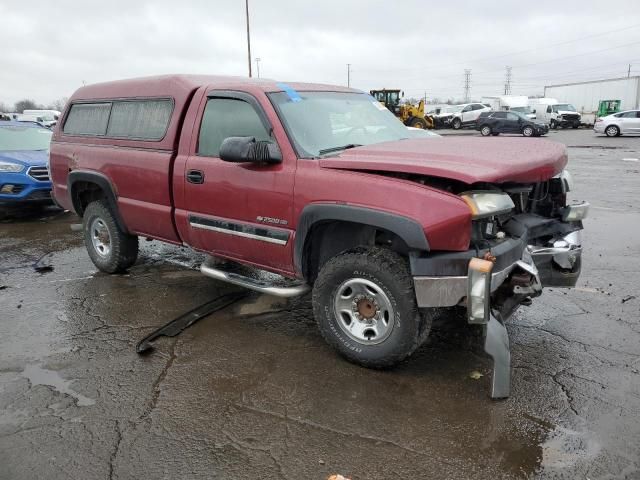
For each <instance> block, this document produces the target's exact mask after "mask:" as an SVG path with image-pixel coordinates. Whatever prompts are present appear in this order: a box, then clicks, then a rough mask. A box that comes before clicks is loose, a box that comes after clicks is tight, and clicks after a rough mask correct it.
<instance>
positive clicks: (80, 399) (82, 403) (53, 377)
mask: <svg viewBox="0 0 640 480" xmlns="http://www.w3.org/2000/svg"><path fill="white" fill-rule="evenodd" d="M22 376H23V377H25V378H27V379H28V380H29V382H31V386H36V385H45V386H48V387H52V388H54V389H55V390H56V391H58V392H60V393H63V394H65V395H69V396H70V397H73V398H75V399H76V401H77V403H78V406H79V407H88V406H90V405H94V404H95V403H96V401H95V400H93V399H92V398H89V397H85V396H84V395H82V394H81V393H78V392H76V391H75V390H73V389H72V388H71V386H70V385H71V384H72V383H73V380H65V379H64V378H62V377H61V376H60V374H59V373H58V372H56V371H55V370H46V369H44V368H41V367H39V366H38V365H27V367H25V369H24V371H23V372H22Z"/></svg>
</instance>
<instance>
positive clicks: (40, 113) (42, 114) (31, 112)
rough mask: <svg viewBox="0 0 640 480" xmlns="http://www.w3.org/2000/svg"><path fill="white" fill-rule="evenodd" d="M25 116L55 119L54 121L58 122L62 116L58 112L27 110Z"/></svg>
mask: <svg viewBox="0 0 640 480" xmlns="http://www.w3.org/2000/svg"><path fill="white" fill-rule="evenodd" d="M22 113H23V114H25V115H38V116H40V117H46V118H49V117H53V119H54V120H56V121H57V120H58V119H59V118H60V115H62V114H61V113H60V112H59V111H58V110H25V111H23V112H22Z"/></svg>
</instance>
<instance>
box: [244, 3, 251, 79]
mask: <svg viewBox="0 0 640 480" xmlns="http://www.w3.org/2000/svg"><path fill="white" fill-rule="evenodd" d="M245 8H246V12H247V60H248V61H249V77H251V36H250V35H249V0H245Z"/></svg>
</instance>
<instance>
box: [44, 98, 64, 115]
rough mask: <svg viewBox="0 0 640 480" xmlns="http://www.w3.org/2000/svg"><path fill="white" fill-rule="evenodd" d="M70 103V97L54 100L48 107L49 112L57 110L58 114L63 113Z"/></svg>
mask: <svg viewBox="0 0 640 480" xmlns="http://www.w3.org/2000/svg"><path fill="white" fill-rule="evenodd" d="M68 101H69V98H68V97H62V98H59V99H58V100H54V101H53V102H51V103H50V104H49V105H48V106H47V110H57V111H58V112H62V111H63V110H64V107H65V105H66V104H67V102H68Z"/></svg>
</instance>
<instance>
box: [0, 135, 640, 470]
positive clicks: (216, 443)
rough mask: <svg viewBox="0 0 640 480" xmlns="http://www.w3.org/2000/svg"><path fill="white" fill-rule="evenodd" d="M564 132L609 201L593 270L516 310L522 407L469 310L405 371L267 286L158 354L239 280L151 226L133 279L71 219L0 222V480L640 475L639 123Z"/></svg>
mask: <svg viewBox="0 0 640 480" xmlns="http://www.w3.org/2000/svg"><path fill="white" fill-rule="evenodd" d="M550 138H551V139H555V140H558V141H561V142H564V143H565V144H567V145H569V146H570V148H569V154H570V164H569V169H570V171H571V173H572V174H573V177H574V180H575V184H576V188H575V192H573V193H572V195H571V197H572V199H574V200H588V201H590V202H591V204H592V210H591V212H590V216H589V218H588V219H587V220H586V222H585V228H586V230H585V232H584V244H585V252H584V259H583V273H582V277H581V279H580V282H579V284H578V287H577V288H576V289H573V290H562V289H546V290H545V291H544V293H543V295H542V296H541V297H540V298H537V299H535V300H534V302H533V306H531V307H528V308H521V309H520V310H519V311H518V312H517V314H516V315H515V316H514V317H513V318H512V319H511V320H510V322H509V323H508V330H509V334H510V339H511V345H512V362H513V371H512V375H513V376H512V395H511V397H510V398H509V399H507V400H504V401H492V400H490V399H489V397H488V391H489V382H490V368H491V362H490V361H489V359H488V357H487V356H486V355H485V354H484V353H483V351H482V346H481V335H480V334H479V332H478V330H477V329H474V328H470V327H468V326H466V325H465V324H464V322H463V321H461V319H460V318H459V317H458V316H456V315H455V313H454V312H443V314H442V315H440V316H439V318H438V319H437V321H436V323H435V325H434V328H433V331H432V334H431V336H430V339H429V340H428V341H427V343H426V344H425V345H423V346H422V347H421V348H420V349H419V351H418V352H417V353H416V354H415V355H414V356H413V357H412V358H411V359H410V360H409V361H407V362H405V363H404V364H402V365H401V366H399V367H398V368H395V369H392V370H387V371H376V370H366V369H363V368H360V367H358V366H355V365H352V364H349V363H347V362H346V361H344V360H342V359H341V358H340V357H338V356H337V355H336V354H335V353H334V352H333V351H332V350H331V349H330V348H329V347H328V346H327V345H326V344H325V343H324V342H323V341H322V339H321V337H320V335H319V333H318V331H317V328H316V326H315V323H314V320H313V317H312V313H311V306H310V301H309V298H308V297H303V298H300V299H296V300H292V301H288V302H286V301H283V300H279V299H276V298H271V297H267V296H260V295H257V294H252V295H251V296H250V297H249V298H248V300H244V301H242V302H240V303H238V304H235V305H233V306H231V307H228V308H226V309H223V310H221V311H219V312H216V313H214V314H212V315H210V316H209V317H207V318H205V319H203V320H201V321H200V322H198V323H196V324H195V325H193V326H192V327H190V328H189V329H187V330H185V331H184V332H183V333H182V334H180V335H179V336H177V337H174V338H161V339H158V340H157V341H155V347H156V348H155V350H154V351H153V352H151V353H150V354H148V355H145V356H139V355H137V354H136V353H135V346H136V343H137V342H138V341H139V340H140V339H141V338H142V337H144V336H145V335H147V334H148V333H150V332H151V331H152V330H153V329H154V328H157V327H158V326H160V325H162V324H164V323H166V322H168V321H170V320H172V319H173V318H176V317H177V316H179V315H181V314H183V313H184V312H186V311H188V310H191V309H192V308H194V307H196V306H199V305H201V304H203V303H205V302H207V301H209V300H211V299H213V298H215V297H216V296H218V295H222V294H225V293H230V292H233V291H235V289H236V287H233V286H229V285H225V284H221V283H218V282H215V281H213V280H211V279H208V278H205V277H204V276H202V275H200V274H199V272H197V271H196V270H195V269H194V267H196V266H197V265H198V264H199V262H200V261H201V257H200V256H199V255H197V254H194V253H193V252H190V251H189V250H188V249H183V248H177V247H171V246H167V245H163V244H160V243H157V242H146V241H144V240H142V239H141V246H142V250H141V255H140V259H139V261H138V263H137V264H136V265H135V266H134V267H133V268H132V269H131V270H130V271H129V272H128V273H127V274H123V275H113V276H110V275H105V274H102V273H98V272H97V271H96V269H95V267H94V266H93V264H92V263H91V262H90V260H89V258H88V256H87V254H86V252H85V250H84V247H83V244H82V238H81V234H79V233H77V232H73V231H71V229H70V228H69V226H70V224H72V223H76V222H78V219H77V218H76V217H75V216H73V215H71V214H68V213H61V212H59V211H56V210H53V209H51V210H48V211H46V212H40V213H26V214H22V215H20V216H18V217H17V218H13V219H9V220H4V221H1V222H0V479H36V478H46V479H67V478H72V479H130V478H142V477H146V478H182V479H190V478H206V479H210V478H233V479H236V478H237V479H243V478H246V479H255V478H282V479H286V478H291V479H298V478H304V479H307V478H309V479H314V478H317V479H326V478H327V476H328V475H329V474H331V473H341V474H343V475H348V476H351V477H352V478H354V479H391V478H398V479H400V478H403V479H404V478H407V479H409V478H442V479H445V478H446V479H449V478H452V479H466V478H474V479H496V478H580V479H587V478H589V479H591V480H595V479H639V478H640V451H639V448H638V445H640V373H639V372H640V348H639V345H640V295H639V294H638V285H639V284H640V241H639V240H638V237H639V235H638V234H639V233H640V204H639V203H638V199H639V198H640V162H633V161H629V160H626V161H623V160H622V159H623V158H625V159H629V158H637V157H639V156H640V154H639V153H638V152H639V151H640V138H627V137H621V138H614V139H609V138H604V137H595V136H594V135H593V133H592V132H590V131H583V130H580V131H557V132H555V131H553V132H551V134H550ZM611 147H615V148H611ZM43 267H47V268H43ZM475 371H477V372H480V373H482V374H483V375H484V376H482V377H481V378H480V379H478V380H475V379H472V378H471V377H470V373H471V372H475Z"/></svg>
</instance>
